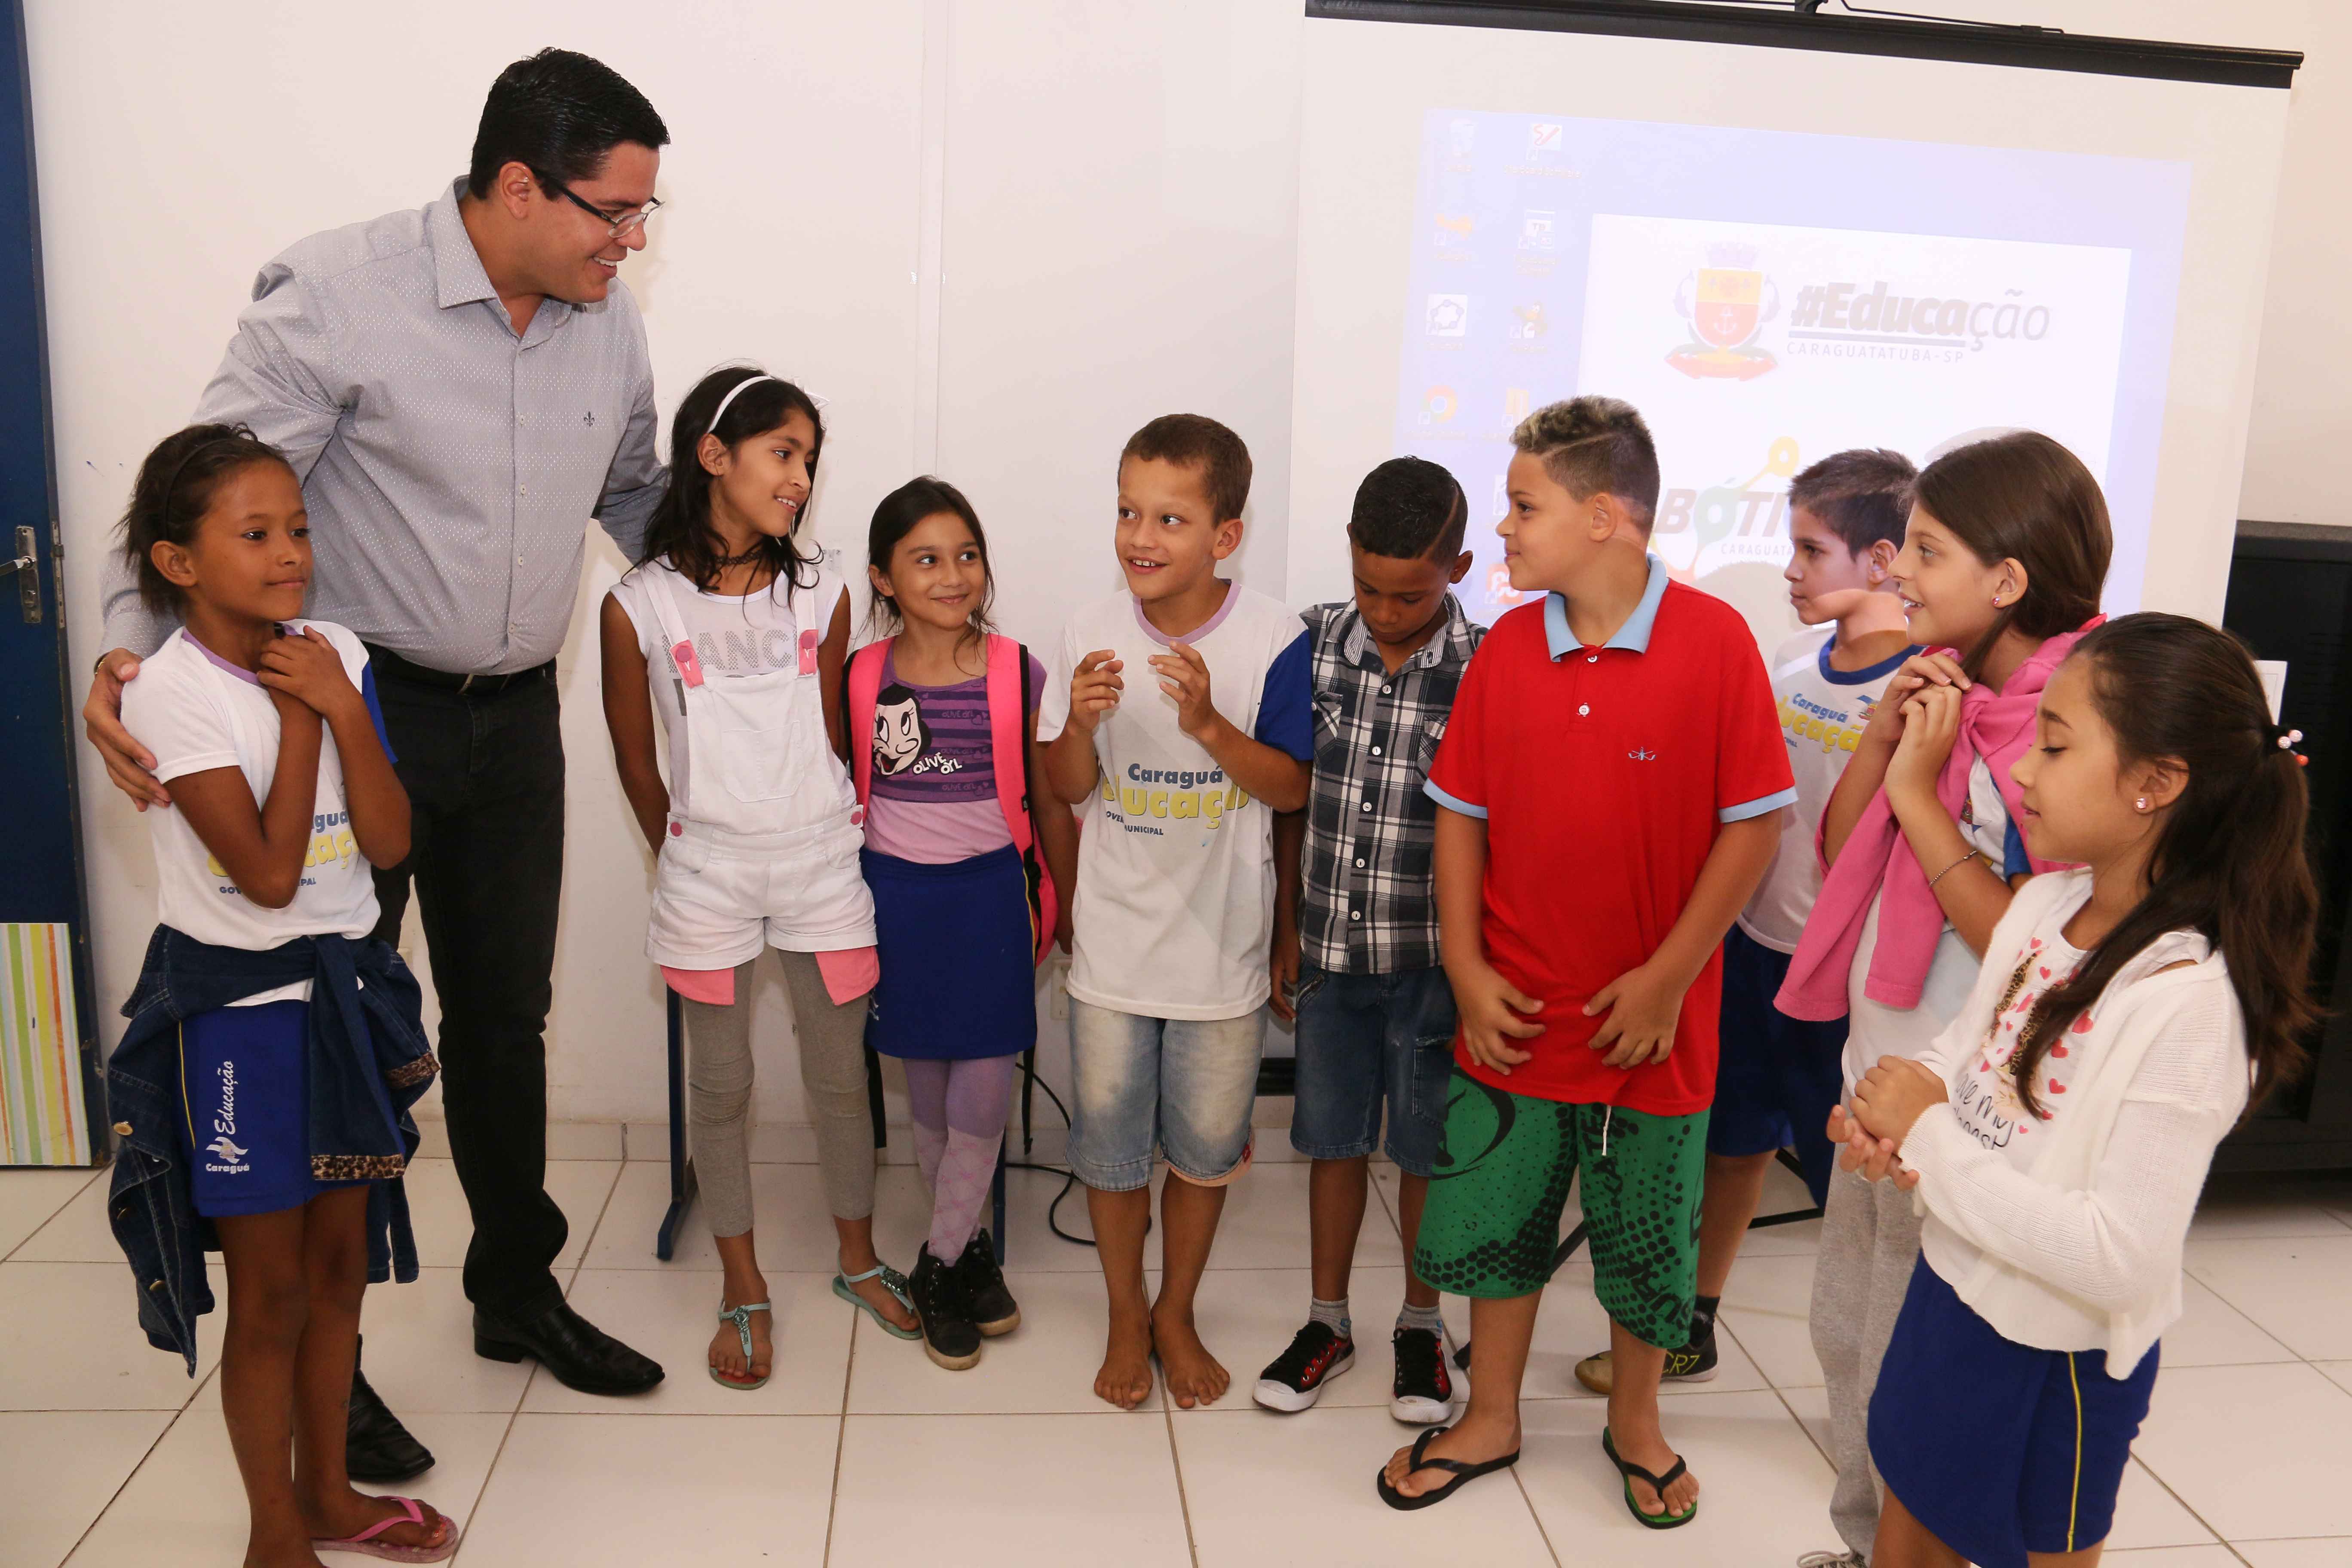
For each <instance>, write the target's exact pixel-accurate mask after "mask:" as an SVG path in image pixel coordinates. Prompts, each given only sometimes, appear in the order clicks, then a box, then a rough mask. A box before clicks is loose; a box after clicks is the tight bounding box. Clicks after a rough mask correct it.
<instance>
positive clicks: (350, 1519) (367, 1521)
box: [302, 1487, 457, 1547]
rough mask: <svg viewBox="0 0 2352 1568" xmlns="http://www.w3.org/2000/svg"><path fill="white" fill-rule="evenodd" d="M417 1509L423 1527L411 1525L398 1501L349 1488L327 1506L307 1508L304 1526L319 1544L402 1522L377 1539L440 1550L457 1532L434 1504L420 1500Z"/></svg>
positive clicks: (398, 1544)
mask: <svg viewBox="0 0 2352 1568" xmlns="http://www.w3.org/2000/svg"><path fill="white" fill-rule="evenodd" d="M416 1506H417V1507H418V1508H420V1509H422V1510H424V1512H425V1522H424V1523H422V1524H412V1523H410V1522H409V1520H408V1513H407V1510H405V1509H404V1508H402V1507H401V1506H400V1503H399V1502H398V1500H395V1499H393V1498H388V1497H370V1496H369V1495H368V1494H367V1493H365V1492H358V1491H353V1490H352V1489H350V1488H348V1487H346V1488H344V1489H342V1490H341V1492H339V1493H337V1494H336V1495H335V1496H333V1497H331V1498H330V1499H328V1500H326V1501H325V1502H323V1503H312V1504H310V1505H309V1506H307V1507H305V1508H304V1509H303V1510H302V1522H303V1525H304V1526H305V1528H307V1529H308V1530H309V1531H310V1533H311V1535H312V1536H314V1537H316V1538H317V1539H319V1540H321V1541H340V1540H343V1539H345V1538H347V1537H350V1536H353V1535H357V1534H358V1533H359V1532H360V1531H363V1530H366V1529H367V1528H369V1527H370V1526H371V1525H373V1524H375V1523H376V1522H377V1521H381V1520H386V1519H396V1520H399V1521H400V1522H399V1523H398V1524H395V1525H394V1526H393V1527H392V1528H391V1529H390V1530H387V1531H383V1533H382V1534H380V1535H378V1536H376V1537H375V1540H377V1541H379V1542H383V1544H384V1545H386V1546H420V1547H434V1546H438V1545H440V1544H442V1543H443V1542H446V1541H447V1540H448V1539H449V1532H450V1531H453V1530H455V1529H457V1526H456V1525H454V1524H452V1523H450V1522H449V1521H448V1520H446V1519H444V1518H443V1517H442V1516H441V1515H440V1514H439V1513H438V1512H436V1510H435V1509H434V1507H433V1505H432V1504H431V1503H428V1502H425V1501H424V1500H422V1499H420V1500H418V1501H417V1504H416Z"/></svg>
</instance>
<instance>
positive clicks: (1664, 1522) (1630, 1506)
mask: <svg viewBox="0 0 2352 1568" xmlns="http://www.w3.org/2000/svg"><path fill="white" fill-rule="evenodd" d="M1601 1452H1602V1453H1604V1454H1606V1455H1608V1456H1609V1462H1610V1463H1611V1464H1612V1465H1614V1466H1616V1467H1617V1474H1618V1477H1619V1479H1622V1481H1623V1482H1624V1484H1625V1511H1626V1512H1627V1513H1630V1514H1632V1515H1633V1517H1634V1518H1635V1519H1638V1520H1640V1521H1642V1522H1643V1524H1645V1525H1647V1526H1648V1527H1649V1528H1650V1529H1652V1530H1674V1529H1676V1528H1678V1527H1679V1526H1682V1525H1685V1524H1688V1523H1689V1522H1690V1521H1692V1520H1695V1519H1696V1518H1697V1517H1698V1504H1696V1503H1693V1504H1691V1505H1690V1507H1688V1508H1686V1509H1685V1510H1683V1511H1682V1512H1680V1513H1647V1512H1644V1511H1643V1508H1642V1505H1641V1504H1640V1503H1638V1502H1636V1501H1634V1500H1633V1478H1634V1477H1636V1476H1639V1477H1641V1478H1642V1479H1643V1480H1645V1481H1647V1482H1649V1483H1650V1487H1651V1489H1652V1490H1654V1491H1655V1492H1656V1493H1657V1494H1658V1506H1659V1507H1661V1508H1664V1506H1665V1501H1666V1489H1667V1488H1668V1487H1670V1486H1672V1485H1674V1484H1675V1481H1677V1480H1679V1479H1681V1478H1682V1475H1683V1472H1684V1471H1685V1470H1687V1469H1689V1468H1690V1467H1689V1466H1688V1465H1685V1464H1684V1463H1683V1457H1682V1456H1681V1455H1680V1454H1676V1455H1675V1462H1674V1463H1673V1464H1672V1465H1670V1466H1668V1467H1667V1468H1666V1473H1665V1474H1664V1475H1663V1476H1657V1475H1652V1474H1651V1473H1650V1472H1649V1471H1647V1470H1645V1469H1643V1468H1642V1467H1641V1466H1639V1465H1637V1464H1635V1463H1633V1461H1632V1460H1631V1459H1628V1458H1625V1457H1624V1456H1623V1455H1622V1454H1620V1453H1619V1452H1618V1451H1617V1440H1616V1439H1615V1438H1613V1437H1612V1436H1610V1435H1609V1428H1608V1427H1606V1426H1603V1427H1602V1428H1601Z"/></svg>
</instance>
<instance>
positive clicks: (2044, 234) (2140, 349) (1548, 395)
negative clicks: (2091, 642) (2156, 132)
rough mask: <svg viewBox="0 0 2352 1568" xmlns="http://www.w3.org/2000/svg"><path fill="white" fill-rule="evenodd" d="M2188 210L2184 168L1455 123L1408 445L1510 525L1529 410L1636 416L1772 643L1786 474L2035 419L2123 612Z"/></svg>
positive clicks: (1673, 510)
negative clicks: (2080, 492) (1575, 406)
mask: <svg viewBox="0 0 2352 1568" xmlns="http://www.w3.org/2000/svg"><path fill="white" fill-rule="evenodd" d="M2188 201H2189V170H2188V166H2187V165H2185V164H2180V163H2165V162H2156V161H2150V160H2141V159H2125V158H2110V157H2096V156H2088V155H2083V154H2075V153H2045V152H2033V151H2026V150H2019V149H2007V148H2003V149H1995V148H1979V147H1967V146H1955V145H1949V144H1941V143H1926V142H1895V141H1886V140H1874V139H1868V138H1862V137H1843V136H1813V135H1801V134H1792V133H1787V132H1757V131H1743V130H1731V129H1721V128H1709V127H1699V126H1685V125H1666V124H1655V123H1643V122H1637V121H1597V120H1575V119H1571V118H1568V117H1565V116H1561V117H1547V116H1543V115H1533V114H1521V113H1508V114H1506V113H1494V112H1482V111H1475V110H1444V109H1439V110H1431V111H1429V112H1428V113H1427V115H1426V116H1425V119H1424V122H1423V142H1422V150H1421V170H1420V180H1419V184H1418V197H1417V202H1416V211H1415V216H1414V238H1413V246H1414V252H1413V260H1412V270H1411V279H1412V281H1411V294H1410V297H1409V299H1408V300H1407V301H1406V309H1405V311H1404V321H1405V333H1404V338H1405V341H1404V343H1403V353H1402V356H1401V358H1400V361H1399V363H1400V366H1401V375H1400V383H1399V385H1398V389H1397V416H1396V437H1395V446H1396V448H1397V449H1398V450H1400V451H1408V452H1416V453H1419V454H1421V455H1422V456H1423V457H1427V458H1433V459H1435V460H1437V461H1439V462H1442V463H1444V464H1445V465H1447V466H1448V467H1449V468H1452V469H1453V470H1454V474H1455V475H1456V477H1458V478H1459V479H1461V481H1462V484H1463V488H1464V489H1465V492H1466V493H1467V494H1468V495H1469V496H1470V498H1471V503H1472V506H1471V510H1472V515H1473V517H1474V518H1475V519H1479V520H1482V521H1486V522H1491V520H1493V519H1494V518H1496V517H1498V516H1500V515H1501V513H1502V510H1503V507H1504V500H1503V473H1504V469H1505V468H1506V466H1507V464H1508V462H1509V458H1510V444H1509V439H1508V437H1509V432H1510V429H1511V427H1512V426H1513V425H1515V424H1516V423H1517V421H1518V420H1519V419H1520V418H1522V417H1523V416H1525V415H1526V414H1527V412H1528V410H1529V409H1530V408H1532V407H1536V406H1538V405H1542V404H1544V403H1548V402H1550V401H1552V400H1554V399H1556V398H1560V397H1566V396H1570V395H1574V394H1577V393H1582V392H1598V393H1606V394H1608V395H1612V396H1617V397H1622V398H1625V399H1627V400H1629V401H1630V402H1633V404H1635V405H1638V406H1639V407H1640V408H1641V409H1642V411H1643V414H1644V415H1646V416H1648V418H1649V421H1650V425H1651V427H1652V429H1653V430H1654V432H1655V434H1656V437H1657V440H1658V448H1659V458H1660V463H1661V467H1662V468H1663V471H1664V494H1663V495H1662V496H1661V498H1660V502H1659V509H1658V518H1657V523H1656V529H1655V532H1654V544H1655V548H1656V550H1657V552H1658V553H1659V554H1660V555H1661V556H1663V557H1664V559H1665V561H1666V562H1667V563H1668V564H1669V565H1670V566H1671V567H1672V568H1673V569H1674V571H1675V574H1676V575H1678V576H1680V577H1683V578H1684V579H1685V580H1688V581H1694V582H1697V583H1699V584H1702V585H1704V586H1706V588H1707V589H1708V590H1709V591H1710V592H1714V593H1717V594H1721V595H1723V596H1724V597H1726V598H1728V599H1730V600H1731V601H1732V602H1733V603H1734V604H1736V605H1738V606H1739V607H1740V608H1741V609H1742V610H1743V611H1744V612H1746V613H1747V614H1748V618H1749V620H1750V621H1751V622H1752V623H1753V624H1755V625H1756V626H1757V627H1758V634H1759V637H1761V638H1763V639H1764V640H1766V641H1767V642H1769V641H1772V640H1775V637H1776V634H1777V633H1778V632H1780V631H1785V630H1786V629H1788V628H1789V627H1790V626H1793V624H1794V623H1793V621H1791V620H1790V619H1789V617H1788V614H1787V611H1786V607H1785V598H1784V591H1783V589H1782V587H1781V585H1780V580H1779V574H1780V567H1781V565H1782V564H1783V563H1785V561H1786V560H1787V557H1788V552H1789V539H1788V517H1787V510H1788V508H1787V489H1788V482H1789V479H1790V476H1791V475H1793V474H1795V473H1796V472H1797V471H1798V470H1799V469H1800V468H1803V467H1804V466H1805V465H1806V464H1808V463H1811V462H1812V461H1814V460H1815V459H1817V458H1822V457H1824V456H1826V455H1827V454H1829V453H1831V452H1833V451H1837V450H1839V449H1841V448H1843V447H1856V446H1870V447H1895V448H1896V449H1897V450H1900V451H1902V452H1905V453H1906V454H1908V455H1909V456H1910V457H1911V458H1913V459H1914V460H1915V461H1919V462H1925V461H1926V460H1927V458H1930V457H1932V456H1934V455H1935V454H1936V453H1937V452H1939V451H1941V450H1943V449H1944V448H1946V447H1948V446H1950V445H1952V444H1954V443H1955V442H1957V441H1959V440H1963V439H1967V438H1969V437H1971V436H1981V435H1986V434H1990V433H1992V432H1994V431H1998V430H2001V429H2008V428H2015V427H2020V426H2030V427H2032V428H2035V429H2039V430H2043V431H2046V432H2048V433H2049V434H2050V435H2052V436H2053V437H2057V438H2058V439H2059V440H2061V441H2063V442H2064V443H2065V444H2066V445H2067V446H2068V447H2072V448H2073V449H2074V451H2075V452H2076V453H2078V454H2080V456H2081V457H2082V458H2083V460H2084V462H2085V463H2086V464H2088V465H2089V466H2090V468H2091V470H2092V471H2093V472H2094V473H2095V474H2097V475H2098V476H2099V478H2100V480H2101V483H2102V484H2103V485H2104V486H2105V489H2106V490H2107V495H2108V500H2109V504H2110V507H2111V509H2112V510H2113V512H2114V514H2115V520H2116V533H2117V538H2116V563H2115V568H2114V571H2113V573H2112V574H2111V575H2110V577H2109V579H2108V593H2107V605H2108V607H2109V609H2110V610H2127V609H2130V608H2133V607H2135V606H2136V605H2137V603H2138V595H2139V586H2140V579H2141V575H2142V571H2143V568H2144V565H2145V563H2146V558H2147V518H2148V515H2149V510H2150V504H2151V501H2152V499H2153V487H2154V480H2155V471H2156V458H2157V447H2158V437H2159V436H2160V433H2161V423H2162V417H2163V412H2164V400H2165V390H2166V371H2167V366H2168V360H2169V357H2170V349H2171V334H2172V327H2173V316H2174V310H2175V305H2176V298H2175V297H2176V294H2177V292H2178V279H2179V267H2180V243H2181V230H2182V226H2183V223H2184V221H2185V219H2186V216H2187V211H2188ZM1471 542H1472V548H1473V549H1474V550H1475V552H1476V553H1477V556H1478V563H1477V567H1476V569H1475V574H1474V575H1473V577H1472V578H1470V579H1469V580H1467V581H1465V584H1464V588H1465V602H1466V603H1467V605H1469V606H1470V608H1471V610H1472V612H1473V614H1474V615H1475V616H1479V617H1480V618H1485V619H1491V618H1492V617H1493V616H1496V615H1498V614H1500V613H1501V612H1502V611H1504V610H1506V609H1508V608H1509V607H1510V606H1511V605H1514V604H1516V603H1517V602H1518V600H1517V595H1514V594H1513V592H1512V590H1511V588H1510V584H1509V582H1508V579H1507V576H1506V574H1505V573H1504V571H1503V566H1502V559H1501V552H1500V549H1499V546H1498V543H1497V542H1496V539H1495V537H1494V535H1493V534H1492V532H1491V531H1489V530H1488V529H1487V528H1486V527H1484V526H1481V527H1474V528H1473V530H1472V532H1471Z"/></svg>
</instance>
